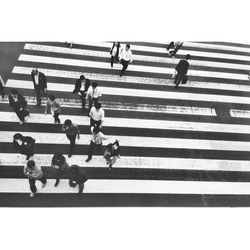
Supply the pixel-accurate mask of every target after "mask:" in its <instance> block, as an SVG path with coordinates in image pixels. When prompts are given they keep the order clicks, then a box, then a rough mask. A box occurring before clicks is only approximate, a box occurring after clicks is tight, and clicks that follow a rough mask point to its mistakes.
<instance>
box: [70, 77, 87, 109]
mask: <svg viewBox="0 0 250 250" xmlns="http://www.w3.org/2000/svg"><path fill="white" fill-rule="evenodd" d="M89 86H90V80H89V79H87V78H85V76H84V75H81V76H80V78H79V79H77V80H76V82H75V89H74V90H73V93H74V94H78V95H79V97H80V99H81V102H82V111H83V112H85V105H86V93H87V91H88V88H89Z"/></svg>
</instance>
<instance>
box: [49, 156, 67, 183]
mask: <svg viewBox="0 0 250 250" xmlns="http://www.w3.org/2000/svg"><path fill="white" fill-rule="evenodd" d="M51 166H52V167H53V168H54V169H55V170H56V182H55V185H54V186H55V187H57V186H58V184H59V182H60V177H61V176H62V175H67V174H68V170H69V165H68V163H67V162H66V159H65V157H64V156H63V155H62V154H59V153H55V154H54V156H53V158H52V162H51Z"/></svg>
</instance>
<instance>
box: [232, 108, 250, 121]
mask: <svg viewBox="0 0 250 250" xmlns="http://www.w3.org/2000/svg"><path fill="white" fill-rule="evenodd" d="M230 115H231V116H232V117H237V118H247V119H249V118H250V110H240V109H230Z"/></svg>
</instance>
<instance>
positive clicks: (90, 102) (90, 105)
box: [88, 97, 93, 114]
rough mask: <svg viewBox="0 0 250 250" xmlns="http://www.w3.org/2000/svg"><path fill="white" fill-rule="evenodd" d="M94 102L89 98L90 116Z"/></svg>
mask: <svg viewBox="0 0 250 250" xmlns="http://www.w3.org/2000/svg"><path fill="white" fill-rule="evenodd" d="M92 102H93V100H92V99H91V97H89V110H88V114H89V112H90V110H91V108H92Z"/></svg>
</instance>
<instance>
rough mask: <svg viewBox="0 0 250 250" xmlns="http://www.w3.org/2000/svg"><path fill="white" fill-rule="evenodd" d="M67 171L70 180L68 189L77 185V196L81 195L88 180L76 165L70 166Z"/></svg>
mask: <svg viewBox="0 0 250 250" xmlns="http://www.w3.org/2000/svg"><path fill="white" fill-rule="evenodd" d="M69 171H70V179H69V185H70V187H76V185H78V187H79V191H78V194H82V191H83V189H84V183H85V182H86V181H87V180H88V178H87V176H86V174H85V173H83V171H82V170H81V169H80V167H79V166H78V165H72V166H71V167H70V169H69Z"/></svg>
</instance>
